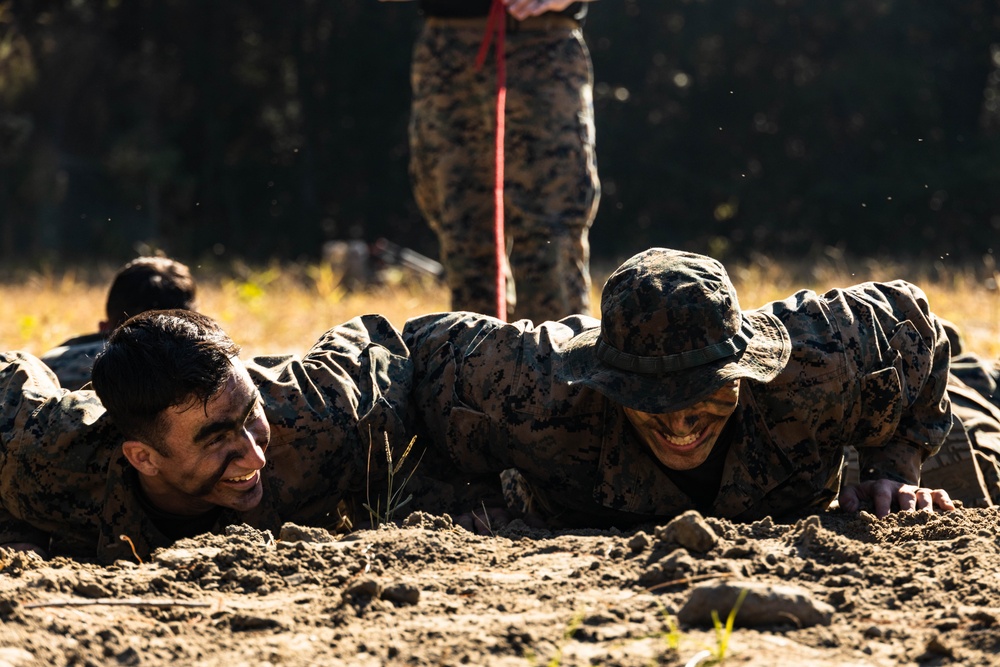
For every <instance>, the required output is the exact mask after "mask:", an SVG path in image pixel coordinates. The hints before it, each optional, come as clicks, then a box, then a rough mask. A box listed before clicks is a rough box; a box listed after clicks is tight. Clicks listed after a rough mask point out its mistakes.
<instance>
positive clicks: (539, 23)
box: [425, 15, 580, 32]
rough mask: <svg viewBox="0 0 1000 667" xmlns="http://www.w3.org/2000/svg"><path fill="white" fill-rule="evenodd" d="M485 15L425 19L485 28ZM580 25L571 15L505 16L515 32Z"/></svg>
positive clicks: (438, 24) (440, 25) (435, 24)
mask: <svg viewBox="0 0 1000 667" xmlns="http://www.w3.org/2000/svg"><path fill="white" fill-rule="evenodd" d="M486 21H487V17H485V16H473V17H450V16H428V17H426V19H425V22H426V23H427V25H429V26H432V27H435V28H476V29H479V30H485V29H486ZM579 27H580V22H579V21H577V20H576V19H574V18H573V17H572V16H559V15H552V16H529V17H528V18H526V19H524V20H523V21H518V20H517V19H515V18H513V17H512V16H510V15H508V16H507V31H508V32H517V31H518V30H560V29H562V30H574V29H576V28H579Z"/></svg>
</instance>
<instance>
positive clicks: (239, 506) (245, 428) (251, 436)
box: [143, 358, 271, 515]
mask: <svg viewBox="0 0 1000 667" xmlns="http://www.w3.org/2000/svg"><path fill="white" fill-rule="evenodd" d="M232 364H233V373H232V374H231V375H230V377H229V380H228V381H227V382H226V384H225V386H224V387H223V388H222V390H220V391H219V392H218V393H217V394H216V395H215V396H213V397H212V398H211V399H209V401H208V403H207V404H206V403H203V402H202V401H201V400H198V399H196V398H192V399H191V400H190V401H188V402H186V403H183V404H181V405H175V406H172V407H170V408H167V409H166V410H165V411H164V412H163V413H162V414H161V415H160V422H161V426H162V430H161V434H162V435H161V438H160V443H159V447H158V449H159V450H160V451H152V452H151V454H150V461H149V462H150V463H151V464H152V466H153V468H152V469H153V470H154V474H153V475H152V476H147V478H146V479H145V480H144V483H143V488H144V489H146V491H147V493H148V494H149V495H150V499H151V500H152V501H153V502H154V503H155V504H157V505H158V506H160V507H161V509H164V510H166V511H169V512H173V513H176V514H185V515H187V514H197V513H201V512H205V511H208V510H210V509H212V507H213V506H216V505H221V506H222V507H228V508H230V509H234V510H236V511H239V512H245V511H247V510H250V509H253V508H254V507H256V506H257V504H258V503H260V500H261V498H262V496H263V487H262V485H261V472H260V471H261V469H262V468H263V467H264V464H265V463H266V460H265V457H264V451H265V450H266V449H267V445H268V442H269V440H270V437H271V428H270V425H269V424H268V422H267V418H266V417H265V415H264V409H263V406H262V404H261V400H260V394H259V393H258V391H257V388H256V387H255V386H254V384H253V382H252V381H251V380H250V376H249V374H248V373H247V371H246V368H245V367H244V366H243V363H242V362H241V361H240V360H239V359H238V358H233V359H232ZM165 505H169V506H165Z"/></svg>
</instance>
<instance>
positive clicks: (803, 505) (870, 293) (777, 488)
mask: <svg viewBox="0 0 1000 667" xmlns="http://www.w3.org/2000/svg"><path fill="white" fill-rule="evenodd" d="M758 311H760V312H762V313H766V314H770V315H773V316H774V317H776V318H777V320H778V321H780V322H781V324H782V325H783V326H784V328H785V329H786V330H787V332H788V334H789V336H790V339H791V356H790V358H789V361H788V363H787V365H786V366H785V368H784V370H783V371H782V372H781V373H780V374H779V375H778V376H777V377H776V378H775V379H774V380H772V381H770V382H767V383H759V382H754V381H752V380H743V381H742V382H743V383H742V385H741V390H740V397H739V405H738V407H737V410H736V412H735V413H734V414H733V416H732V417H731V419H732V420H735V431H734V432H735V435H734V436H733V440H732V443H731V445H730V449H729V452H728V455H727V458H726V463H725V468H724V473H723V478H722V480H721V482H720V488H719V491H718V495H717V497H716V498H715V500H714V501H713V502H712V503H711V506H708V507H696V505H695V502H694V501H693V500H692V499H691V498H690V497H689V496H687V495H686V494H685V493H684V492H682V491H681V490H680V489H679V488H678V487H677V486H676V485H675V484H674V483H673V482H672V481H671V479H670V478H669V477H668V476H667V474H666V473H665V472H664V471H663V470H662V469H661V467H660V466H659V465H658V463H657V461H656V460H655V458H654V456H653V455H652V453H651V452H650V451H649V449H648V447H647V446H646V445H645V444H644V443H642V442H641V441H639V440H638V439H637V438H636V436H635V435H634V433H633V431H632V429H631V427H630V423H629V422H628V419H627V417H626V416H625V414H624V412H623V410H622V408H621V406H619V405H617V404H615V403H613V402H611V401H610V400H608V399H607V398H605V396H604V395H602V394H601V393H599V392H597V391H596V390H594V389H592V388H590V387H586V386H583V385H580V384H579V383H572V384H571V383H568V382H565V381H563V380H561V379H560V378H561V377H562V376H564V375H567V373H566V366H567V364H570V363H571V361H572V360H571V357H572V356H573V354H576V353H577V351H572V352H567V344H568V343H569V341H570V340H572V339H573V338H574V337H575V336H577V335H579V334H581V333H583V332H586V331H588V330H591V329H594V328H595V327H599V326H600V322H599V321H598V320H596V319H593V318H590V317H584V316H579V317H570V318H566V319H563V320H561V321H559V322H546V323H544V324H541V325H540V326H538V327H535V326H533V325H532V324H531V323H529V322H524V321H521V322H516V323H511V324H504V323H502V322H500V321H498V320H496V319H494V318H490V317H484V316H477V315H473V314H470V313H448V314H435V315H428V316H424V317H419V318H415V319H413V320H411V321H409V322H408V323H407V324H406V325H405V327H404V330H403V339H404V341H405V342H406V344H407V346H408V347H409V348H410V352H411V358H412V360H413V364H414V409H415V411H416V413H417V414H418V415H420V417H421V418H422V420H423V423H422V425H421V426H420V427H419V428H420V429H421V431H422V432H425V433H426V437H427V438H430V439H431V440H432V441H433V444H434V446H437V447H441V448H444V449H445V450H446V451H447V452H448V453H449V454H450V456H451V457H452V459H453V461H454V463H455V465H456V466H457V467H458V468H459V469H460V470H461V472H462V474H464V475H467V476H470V477H473V476H482V475H491V474H492V475H497V474H499V473H501V471H504V470H508V469H516V470H517V471H518V472H519V473H520V476H521V477H522V478H523V482H524V485H523V486H524V488H527V489H530V494H531V497H530V498H528V499H523V498H522V499H521V505H522V506H527V505H528V504H532V505H533V506H534V508H535V509H537V510H539V511H541V512H542V513H543V514H544V515H546V516H547V518H548V519H549V520H550V521H552V522H553V523H554V524H556V525H559V524H560V523H562V524H568V525H573V524H587V525H595V524H598V523H606V524H612V523H613V524H616V525H624V524H628V523H638V522H644V521H649V520H654V519H656V520H663V519H668V518H670V517H673V516H676V515H678V514H680V513H681V512H684V511H686V510H688V509H699V510H700V511H702V512H704V513H708V514H712V515H716V516H722V517H727V518H731V519H735V520H755V519H759V518H761V517H763V516H766V515H773V516H781V515H789V514H794V513H797V512H799V511H803V510H804V511H810V510H812V511H815V510H816V509H817V508H823V507H825V506H827V505H828V504H829V503H830V502H831V501H832V500H833V498H834V497H835V496H836V493H837V491H838V489H839V482H840V475H841V466H842V463H843V459H844V448H845V447H847V446H849V445H853V446H855V447H857V448H858V449H859V451H860V452H861V466H862V467H861V469H862V477H863V478H865V479H869V478H889V479H895V480H900V481H908V482H916V481H917V479H918V478H919V470H920V464H921V461H922V460H923V459H924V458H926V457H927V456H929V455H931V454H933V453H934V452H936V451H937V449H938V448H939V447H940V445H941V443H942V442H943V441H944V439H945V437H946V435H947V434H948V431H949V429H950V428H951V424H952V415H951V409H950V405H949V402H948V400H947V398H946V396H945V387H946V384H947V380H948V356H949V346H948V342H947V337H946V336H945V335H944V333H943V331H942V329H941V327H940V325H939V323H938V321H937V318H936V317H935V316H934V315H933V314H931V313H930V312H929V310H928V306H927V301H926V298H925V296H924V294H923V292H922V291H921V290H920V289H919V288H917V287H915V286H913V285H910V284H909V283H905V282H902V281H896V282H892V283H865V284H862V285H857V286H854V287H850V288H847V289H838V290H832V291H830V292H828V293H826V294H823V295H818V294H816V293H814V292H811V291H801V292H798V293H796V294H795V295H793V296H791V297H789V298H788V299H785V300H783V301H776V302H773V303H770V304H768V305H766V306H764V307H762V308H760V309H758ZM744 312H748V311H744ZM749 312H753V311H749ZM569 375H572V374H571V373H570V374H569ZM692 391H696V390H695V389H692ZM732 426H733V424H730V427H732ZM507 478H508V479H507V480H506V483H507V486H508V490H509V489H513V488H516V485H515V484H512V483H511V480H510V474H509V473H507Z"/></svg>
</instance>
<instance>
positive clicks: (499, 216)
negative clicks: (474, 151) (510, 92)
mask: <svg viewBox="0 0 1000 667" xmlns="http://www.w3.org/2000/svg"><path fill="white" fill-rule="evenodd" d="M506 32H507V8H506V6H505V5H504V2H503V0H493V4H492V5H490V14H489V18H488V19H487V21H486V34H485V35H483V42H482V44H481V45H480V46H479V53H478V54H477V55H476V69H477V70H479V69H482V68H483V63H485V62H486V54H487V52H488V51H489V49H490V42H491V41H492V39H493V34H494V33H496V39H497V43H496V59H497V106H496V141H495V145H494V153H493V154H494V182H493V223H494V224H493V237H494V240H495V243H496V293H497V302H496V306H497V318H498V319H500V320H503V321H506V320H507V281H506V278H505V275H504V266H505V264H506V262H505V259H506V255H507V252H506V249H505V248H504V231H503V163H504V157H503V138H504V115H505V108H506V104H507V63H506V58H505V56H504V36H505V35H506Z"/></svg>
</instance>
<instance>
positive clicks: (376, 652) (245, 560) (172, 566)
mask: <svg viewBox="0 0 1000 667" xmlns="http://www.w3.org/2000/svg"><path fill="white" fill-rule="evenodd" d="M743 590H746V591H747V593H746V594H745V595H744V597H743V600H742V604H741V605H740V606H739V608H738V611H737V613H736V616H735V629H734V630H733V632H732V634H731V636H729V637H728V640H727V638H726V637H725V632H724V631H723V633H722V637H723V638H722V639H721V640H720V639H719V637H718V636H717V633H716V630H715V629H714V626H713V622H712V613H711V612H712V610H716V611H717V614H716V615H717V616H718V617H719V620H720V623H721V624H725V622H726V620H727V618H728V617H729V612H730V610H732V609H733V607H734V605H736V603H737V602H738V600H739V596H740V592H741V591H743ZM720 646H722V647H724V649H725V651H726V653H725V659H724V663H723V664H726V665H767V666H769V667H773V666H775V665H838V666H846V665H963V666H964V665H998V664H1000V510H997V509H995V508H994V509H964V510H959V511H955V512H952V513H948V514H931V513H927V512H917V513H907V514H894V515H890V516H889V517H887V518H885V519H881V520H879V519H876V518H875V517H874V516H872V515H870V514H867V513H864V512H862V513H861V514H859V515H847V514H843V513H840V512H836V511H831V512H827V513H825V514H822V515H819V516H813V517H809V518H806V519H802V520H800V521H797V522H795V523H787V524H780V523H775V522H772V521H770V520H765V521H761V522H758V523H754V524H747V525H742V524H733V523H731V522H728V521H724V520H718V519H712V518H708V519H704V518H702V517H700V516H699V515H697V514H688V515H685V516H683V517H679V518H678V519H675V520H674V521H673V522H671V523H669V524H667V525H665V526H659V527H654V526H650V527H647V528H646V529H644V530H637V531H630V532H627V533H623V532H618V531H615V530H611V531H573V532H550V531H545V530H538V529H533V528H529V527H528V526H527V525H525V524H523V523H522V522H519V521H515V522H513V523H511V524H510V525H508V526H506V527H504V528H502V529H498V530H496V531H495V534H493V535H486V536H479V535H474V534H472V533H469V532H466V531H465V530H464V529H462V528H458V527H456V526H454V524H453V523H452V521H451V518H450V517H448V516H430V515H426V514H420V513H416V514H412V515H410V517H409V518H408V519H406V520H405V521H404V525H403V527H390V528H381V529H378V530H363V531H358V532H355V533H352V534H349V535H346V536H333V535H330V534H329V533H327V532H326V531H323V530H316V529H308V528H301V527H298V526H294V525H290V524H289V525H286V526H285V527H284V528H283V529H282V531H281V534H280V535H276V536H272V535H271V534H270V533H262V532H259V531H255V530H253V529H250V528H248V527H246V526H239V527H232V528H231V529H230V534H228V535H226V536H224V537H223V536H204V537H202V538H198V539H194V540H184V541H182V542H179V543H178V544H177V545H175V546H174V547H173V548H171V549H169V550H162V551H160V552H158V553H156V554H154V557H153V559H152V562H148V563H143V564H137V563H127V562H119V563H117V564H115V565H113V566H110V567H101V566H96V565H92V564H87V563H81V562H78V561H74V560H68V559H54V560H51V561H48V562H45V561H42V560H41V559H39V558H37V557H35V556H34V555H30V556H29V555H24V554H15V553H13V552H10V551H6V550H0V666H2V667H7V666H8V665H14V666H18V667H20V666H26V665H32V666H33V665H168V664H173V665H220V666H225V667H237V666H239V665H256V666H260V665H361V666H368V665H372V666H374V665H497V666H501V665H502V666H504V667H507V666H511V667H513V666H519V667H529V666H533V665H545V666H548V667H554V666H557V665H567V666H568V665H607V666H611V665H620V666H623V667H624V666H636V667H640V666H641V667H648V666H649V665H681V666H683V665H691V666H692V667H693V666H694V665H707V664H712V661H713V659H714V657H713V653H716V654H717V653H718V651H719V650H720Z"/></svg>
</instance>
